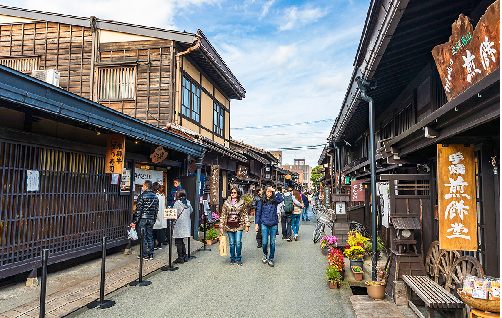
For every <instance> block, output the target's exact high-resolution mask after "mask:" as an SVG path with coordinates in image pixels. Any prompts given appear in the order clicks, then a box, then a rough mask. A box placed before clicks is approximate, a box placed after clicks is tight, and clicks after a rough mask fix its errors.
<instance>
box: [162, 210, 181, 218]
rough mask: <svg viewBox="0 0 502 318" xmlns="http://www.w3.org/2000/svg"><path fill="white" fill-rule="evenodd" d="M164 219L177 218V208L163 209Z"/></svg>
mask: <svg viewBox="0 0 502 318" xmlns="http://www.w3.org/2000/svg"><path fill="white" fill-rule="evenodd" d="M164 219H167V220H176V219H178V209H173V208H170V209H164Z"/></svg>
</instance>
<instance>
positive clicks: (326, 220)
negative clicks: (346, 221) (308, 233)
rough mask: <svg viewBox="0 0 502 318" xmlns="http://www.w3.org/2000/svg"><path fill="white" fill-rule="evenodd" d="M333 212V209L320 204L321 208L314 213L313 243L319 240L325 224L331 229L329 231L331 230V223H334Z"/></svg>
mask: <svg viewBox="0 0 502 318" xmlns="http://www.w3.org/2000/svg"><path fill="white" fill-rule="evenodd" d="M334 214H335V211H333V210H331V209H328V208H326V207H323V206H321V208H319V210H317V214H316V218H317V224H316V227H315V230H314V234H313V235H312V240H313V241H314V243H317V242H319V240H320V239H321V235H322V233H324V229H325V228H326V226H328V228H330V229H331V232H333V225H334V223H335V221H334V220H333V215H334ZM331 232H330V233H331Z"/></svg>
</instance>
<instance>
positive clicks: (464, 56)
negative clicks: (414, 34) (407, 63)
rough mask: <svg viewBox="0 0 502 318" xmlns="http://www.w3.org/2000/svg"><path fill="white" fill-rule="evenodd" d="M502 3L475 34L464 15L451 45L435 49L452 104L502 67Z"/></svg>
mask: <svg viewBox="0 0 502 318" xmlns="http://www.w3.org/2000/svg"><path fill="white" fill-rule="evenodd" d="M499 41H500V0H497V1H495V2H494V3H493V4H491V5H490V6H489V7H488V9H486V12H485V14H484V15H483V16H482V17H481V19H480V20H479V22H478V24H477V25H476V28H475V29H474V30H473V27H472V24H471V23H470V22H469V18H468V17H466V16H464V15H463V14H461V15H460V16H459V18H458V20H457V21H455V23H453V24H452V35H451V36H450V39H449V41H448V42H446V43H444V44H441V45H438V46H436V47H435V48H434V49H432V55H433V57H434V61H435V62H436V67H437V69H438V72H439V75H440V76H441V80H442V82H443V87H444V90H445V93H446V97H447V98H448V101H450V100H452V99H453V98H455V97H456V96H458V95H459V94H461V93H462V92H463V91H465V90H466V89H467V88H469V87H471V86H472V85H473V84H474V83H476V82H478V81H479V80H481V79H482V78H483V77H485V76H486V75H488V74H490V73H491V72H493V71H494V70H496V69H497V68H498V67H499V66H500V53H499V52H500V42H499Z"/></svg>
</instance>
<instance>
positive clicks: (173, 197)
mask: <svg viewBox="0 0 502 318" xmlns="http://www.w3.org/2000/svg"><path fill="white" fill-rule="evenodd" d="M178 190H183V188H182V187H181V184H180V185H179V186H177V187H175V186H171V190H170V191H169V194H168V195H167V197H166V201H167V206H168V207H170V208H172V207H173V206H174V202H176V192H177V191H178Z"/></svg>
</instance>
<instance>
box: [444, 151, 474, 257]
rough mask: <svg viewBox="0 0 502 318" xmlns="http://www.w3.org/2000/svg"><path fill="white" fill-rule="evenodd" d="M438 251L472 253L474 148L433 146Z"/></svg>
mask: <svg viewBox="0 0 502 318" xmlns="http://www.w3.org/2000/svg"><path fill="white" fill-rule="evenodd" d="M437 152H438V154H437V156H438V157H437V164H438V169H437V170H438V201H439V208H438V209H439V248H441V249H444V250H463V251H476V250H477V248H478V240H477V238H478V233H477V230H478V223H477V220H478V217H477V211H476V183H475V182H476V181H475V170H474V169H475V161H474V146H473V145H470V146H469V147H466V146H464V145H448V146H446V145H445V146H444V147H443V145H437Z"/></svg>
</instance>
